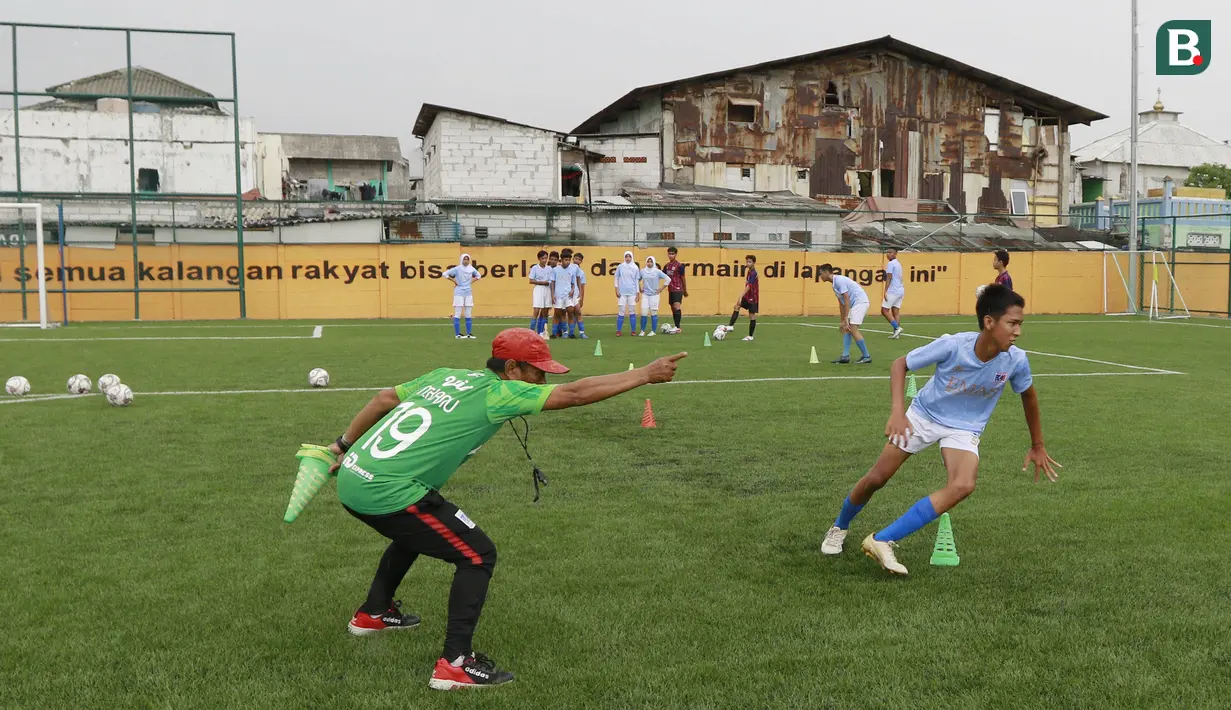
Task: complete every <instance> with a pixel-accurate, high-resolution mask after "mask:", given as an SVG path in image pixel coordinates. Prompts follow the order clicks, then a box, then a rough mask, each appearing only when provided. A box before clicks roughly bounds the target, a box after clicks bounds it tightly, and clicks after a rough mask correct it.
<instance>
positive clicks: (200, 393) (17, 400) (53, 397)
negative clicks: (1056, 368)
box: [0, 370, 1183, 405]
mask: <svg viewBox="0 0 1231 710" xmlns="http://www.w3.org/2000/svg"><path fill="white" fill-rule="evenodd" d="M1181 374H1183V373H1180V372H1171V371H1168V370H1159V371H1158V372H1042V373H1036V374H1035V375H1034V376H1035V377H1134V376H1136V377H1141V376H1163V375H1181ZM888 379H889V376H888V375H823V376H817V377H746V378H740V379H716V380H675V381H674V382H668V383H666V385H716V384H743V383H751V382H828V381H833V380H869V381H877V382H885V381H888ZM922 379H923V380H924V381H925V382H926V381H927V380H929V379H931V377H929V376H925V377H923V378H922ZM655 386H657V385H655ZM381 389H384V388H382V387H328V388H321V389H317V388H309V387H290V388H285V389H248V390H174V391H167V392H140V391H139V392H137V395H138V397H204V396H211V395H256V394H304V393H316V394H328V393H331V392H378V391H380V390H381ZM101 396H102V395H101V394H99V393H97V392H91V393H89V394H42V395H39V394H36V395H29V396H26V397H9V398H6V399H0V405H4V404H32V403H34V402H51V401H57V400H63V399H90V398H92V397H101Z"/></svg>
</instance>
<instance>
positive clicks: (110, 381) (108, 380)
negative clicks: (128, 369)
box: [98, 374, 120, 394]
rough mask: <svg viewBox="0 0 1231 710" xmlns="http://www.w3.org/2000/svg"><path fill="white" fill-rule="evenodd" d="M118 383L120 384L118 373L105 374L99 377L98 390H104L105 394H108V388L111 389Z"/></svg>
mask: <svg viewBox="0 0 1231 710" xmlns="http://www.w3.org/2000/svg"><path fill="white" fill-rule="evenodd" d="M118 384H120V378H119V377H117V376H116V375H110V374H107V375H103V376H102V377H100V378H98V391H99V392H102V393H103V394H106V393H107V390H109V389H111V388H112V387H115V386H116V385H118Z"/></svg>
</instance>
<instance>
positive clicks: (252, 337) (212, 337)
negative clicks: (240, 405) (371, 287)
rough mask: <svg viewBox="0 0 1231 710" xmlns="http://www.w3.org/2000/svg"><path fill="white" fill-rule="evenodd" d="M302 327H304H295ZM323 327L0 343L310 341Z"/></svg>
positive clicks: (46, 339)
mask: <svg viewBox="0 0 1231 710" xmlns="http://www.w3.org/2000/svg"><path fill="white" fill-rule="evenodd" d="M296 327H300V328H302V327H304V326H296ZM322 328H324V326H320V325H318V326H316V328H315V329H314V330H313V331H312V335H147V336H123V337H119V338H110V337H101V338H0V343H105V342H112V341H116V342H120V341H134V340H137V341H140V340H150V341H156V340H312V339H314V338H319V337H321V330H322Z"/></svg>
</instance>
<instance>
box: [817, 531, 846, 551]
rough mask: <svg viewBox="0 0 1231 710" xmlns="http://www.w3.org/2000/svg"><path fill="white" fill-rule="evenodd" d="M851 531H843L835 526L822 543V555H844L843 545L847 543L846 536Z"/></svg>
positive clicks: (826, 534)
mask: <svg viewBox="0 0 1231 710" xmlns="http://www.w3.org/2000/svg"><path fill="white" fill-rule="evenodd" d="M848 532H850V531H849V530H843V529H842V528H840V527H838V526H836V525H835V526H833V527H832V528H830V529H829V532H827V533H825V539H824V540H822V541H821V554H823V555H840V554H842V543H843V542H845V541H846V534H847V533H848Z"/></svg>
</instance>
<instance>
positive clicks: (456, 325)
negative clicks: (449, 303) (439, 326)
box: [453, 318, 462, 335]
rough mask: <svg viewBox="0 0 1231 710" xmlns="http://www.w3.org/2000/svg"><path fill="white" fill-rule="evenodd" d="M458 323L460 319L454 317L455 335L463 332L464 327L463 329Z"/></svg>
mask: <svg viewBox="0 0 1231 710" xmlns="http://www.w3.org/2000/svg"><path fill="white" fill-rule="evenodd" d="M458 323H459V321H458V320H457V318H454V319H453V334H454V335H461V334H462V329H461V327H460V326H459V325H458Z"/></svg>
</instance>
